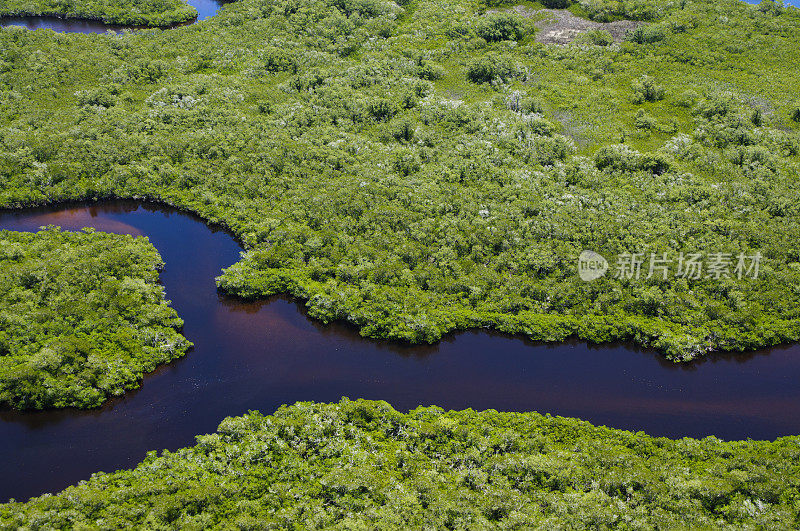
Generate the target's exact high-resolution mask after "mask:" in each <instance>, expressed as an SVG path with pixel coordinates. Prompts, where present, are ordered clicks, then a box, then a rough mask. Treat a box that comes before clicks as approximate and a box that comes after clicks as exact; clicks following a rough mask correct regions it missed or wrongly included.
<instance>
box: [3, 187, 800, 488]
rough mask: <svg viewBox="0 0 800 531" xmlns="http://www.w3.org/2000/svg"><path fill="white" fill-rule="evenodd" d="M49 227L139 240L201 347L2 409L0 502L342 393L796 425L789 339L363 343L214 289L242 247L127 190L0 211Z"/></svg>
mask: <svg viewBox="0 0 800 531" xmlns="http://www.w3.org/2000/svg"><path fill="white" fill-rule="evenodd" d="M49 224H56V225H60V226H61V227H63V228H64V229H70V230H77V229H80V228H82V227H85V226H91V227H95V228H97V229H98V230H102V231H107V232H116V233H125V234H134V235H145V236H148V237H149V238H150V241H151V242H152V243H153V245H155V247H156V248H157V249H158V250H159V252H160V253H161V256H162V257H163V259H164V262H165V263H166V267H165V269H164V271H163V272H162V274H161V281H162V282H163V284H164V286H165V290H166V293H167V297H168V298H169V299H170V300H172V302H173V306H174V307H175V308H176V310H177V311H178V313H179V314H180V316H181V317H182V318H183V319H184V320H185V327H184V335H186V337H187V338H189V339H190V340H191V341H192V342H194V344H195V347H194V349H193V350H191V351H190V352H189V353H188V354H187V355H186V356H185V357H184V358H182V359H180V360H177V361H175V362H173V363H171V364H169V365H167V366H164V367H162V368H160V369H159V370H157V371H156V372H155V373H153V374H150V375H147V376H146V377H145V380H144V385H143V386H142V388H141V389H139V390H136V391H132V392H129V393H127V394H125V395H124V396H123V397H120V398H117V399H114V400H112V401H110V402H109V403H108V404H107V405H106V406H105V407H103V408H100V409H96V410H90V411H78V410H60V411H45V412H17V411H10V410H6V411H0V470H2V471H3V474H2V475H0V500H5V499H8V498H9V497H14V498H16V499H18V500H24V499H27V498H28V497H30V496H34V495H38V494H42V493H44V492H54V491H58V490H60V489H62V488H64V487H66V486H67V485H70V484H74V483H76V482H77V481H79V480H81V479H87V478H88V477H89V476H90V475H91V473H93V472H95V471H98V470H102V471H106V472H110V471H113V470H117V469H120V468H128V467H133V466H135V465H136V463H138V462H139V461H141V460H142V458H143V457H144V455H145V452H146V451H148V450H161V449H164V448H169V449H177V448H179V447H182V446H187V445H191V444H193V442H194V436H195V435H197V434H203V433H208V432H212V431H214V430H215V429H216V427H217V425H218V424H219V422H220V421H221V420H222V419H223V418H224V417H226V416H229V415H240V414H243V413H245V412H247V411H248V410H251V409H257V410H260V411H262V412H263V413H265V414H268V413H272V412H273V411H274V410H275V409H276V408H278V407H279V406H280V405H281V404H290V403H294V402H296V401H299V400H315V401H325V402H331V401H338V400H339V399H340V398H341V397H342V396H347V397H350V398H353V399H355V398H368V399H380V400H386V401H388V402H390V403H391V404H392V405H393V406H394V407H396V408H397V409H400V410H408V409H410V408H414V407H416V406H418V405H438V406H441V407H444V408H446V409H463V408H473V409H477V410H482V409H489V408H492V409H498V410H504V411H531V410H536V411H539V412H542V413H550V414H553V415H562V416H569V417H578V418H581V419H584V420H588V421H590V422H592V423H594V424H604V425H608V426H612V427H615V428H623V429H630V430H642V431H645V432H647V433H649V434H652V435H664V436H669V437H683V436H693V437H704V436H707V435H712V434H713V435H716V436H718V437H720V438H724V439H745V438H748V437H749V438H754V439H774V438H775V437H778V436H781V435H789V434H797V433H800V385H798V382H800V347H798V346H792V347H787V348H776V349H771V350H768V351H767V350H765V351H761V352H758V353H748V354H739V355H716V356H710V357H708V358H706V359H704V360H700V361H697V362H693V363H689V364H681V365H676V364H674V363H672V362H669V361H666V360H665V359H664V358H663V357H662V356H661V355H659V354H658V353H656V352H651V351H642V350H640V349H637V348H636V347H634V346H631V345H602V346H596V345H595V346H591V345H587V344H586V343H584V342H579V341H573V342H567V343H562V344H551V345H544V344H538V343H534V342H531V341H528V340H526V339H524V338H520V337H510V336H506V335H502V334H496V333H491V332H487V331H468V332H462V333H458V334H454V335H450V336H447V337H446V338H445V339H444V340H443V341H441V342H440V343H438V344H436V345H425V346H409V345H402V344H397V343H393V342H388V341H373V340H368V339H364V338H362V337H360V336H359V335H358V333H357V332H356V331H354V330H353V329H352V328H350V327H348V326H345V325H340V324H334V325H331V326H323V325H322V324H320V323H318V322H315V321H312V320H310V319H309V318H307V316H306V315H305V313H304V311H303V306H302V305H301V304H298V303H295V302H292V301H290V300H288V299H286V298H280V297H277V298H272V299H270V300H267V301H260V302H245V301H241V300H238V299H236V298H231V297H227V296H222V295H220V294H219V293H218V292H217V289H216V286H215V283H214V277H215V276H217V275H219V274H220V271H221V269H222V268H223V267H227V266H229V265H231V264H233V263H234V262H235V261H237V260H238V258H239V252H240V251H241V248H240V246H239V245H238V244H237V243H236V241H235V240H234V238H233V237H231V236H230V235H229V234H228V233H226V232H225V231H223V230H219V229H216V228H214V227H209V226H208V225H206V224H205V223H203V222H202V221H201V220H200V219H198V218H196V217H195V216H192V215H188V214H184V213H180V212H178V211H176V210H174V209H171V208H166V207H161V206H156V205H152V204H142V203H135V202H130V201H114V202H110V203H101V204H94V205H73V206H60V207H53V208H41V209H31V210H22V211H4V212H0V228H3V229H12V230H24V231H34V230H37V228H38V227H39V226H42V225H49Z"/></svg>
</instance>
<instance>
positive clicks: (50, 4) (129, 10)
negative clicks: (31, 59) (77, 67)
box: [0, 0, 198, 28]
mask: <svg viewBox="0 0 800 531" xmlns="http://www.w3.org/2000/svg"><path fill="white" fill-rule="evenodd" d="M197 15H198V12H197V10H196V9H195V8H194V7H192V6H191V5H189V4H187V3H186V2H184V1H183V0H164V1H161V0H158V1H153V0H145V1H133V0H92V1H88V2H76V1H74V0H67V1H66V2H57V1H54V0H6V1H5V2H3V3H2V5H0V18H17V19H29V18H31V17H49V18H58V19H63V20H76V21H84V22H102V23H103V24H108V25H115V26H133V27H160V28H166V27H171V26H175V25H178V24H184V23H186V22H189V21H192V20H195V19H196V18H197Z"/></svg>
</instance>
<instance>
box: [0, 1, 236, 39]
mask: <svg viewBox="0 0 800 531" xmlns="http://www.w3.org/2000/svg"><path fill="white" fill-rule="evenodd" d="M224 3H225V2H223V1H222V0H188V4H189V5H191V6H192V7H194V8H195V9H196V10H197V20H205V19H207V18H208V17H211V16H213V15H214V14H215V13H216V12H217V11H219V9H220V7H222V5H223V4H224ZM189 24H191V22H190V23H189ZM2 26H22V27H24V28H27V29H30V30H35V29H51V30H53V31H59V32H70V33H105V32H106V31H115V32H118V31H122V30H123V29H125V26H117V25H114V24H103V23H102V22H100V21H97V20H80V19H65V18H59V17H4V18H0V27H2ZM130 29H141V28H136V27H131V28H130Z"/></svg>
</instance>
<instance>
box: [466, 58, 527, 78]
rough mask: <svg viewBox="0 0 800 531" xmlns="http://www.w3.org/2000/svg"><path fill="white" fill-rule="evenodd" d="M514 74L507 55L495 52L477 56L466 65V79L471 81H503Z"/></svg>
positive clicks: (514, 70)
mask: <svg viewBox="0 0 800 531" xmlns="http://www.w3.org/2000/svg"><path fill="white" fill-rule="evenodd" d="M516 74H517V71H516V69H515V67H514V64H513V63H512V62H511V61H510V60H509V59H508V57H505V56H502V55H497V54H487V55H484V56H482V57H478V58H477V59H474V60H472V61H471V62H470V63H469V65H467V79H469V80H470V81H472V82H473V83H489V82H491V81H500V82H504V81H507V80H509V79H510V78H511V77H512V76H514V75H516Z"/></svg>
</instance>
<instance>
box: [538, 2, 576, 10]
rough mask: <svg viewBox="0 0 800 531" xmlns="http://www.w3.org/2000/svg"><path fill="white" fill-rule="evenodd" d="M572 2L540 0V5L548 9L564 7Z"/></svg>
mask: <svg viewBox="0 0 800 531" xmlns="http://www.w3.org/2000/svg"><path fill="white" fill-rule="evenodd" d="M571 4H572V0H542V5H543V6H544V7H547V8H549V9H566V8H568V7H569V6H570V5H571Z"/></svg>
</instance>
